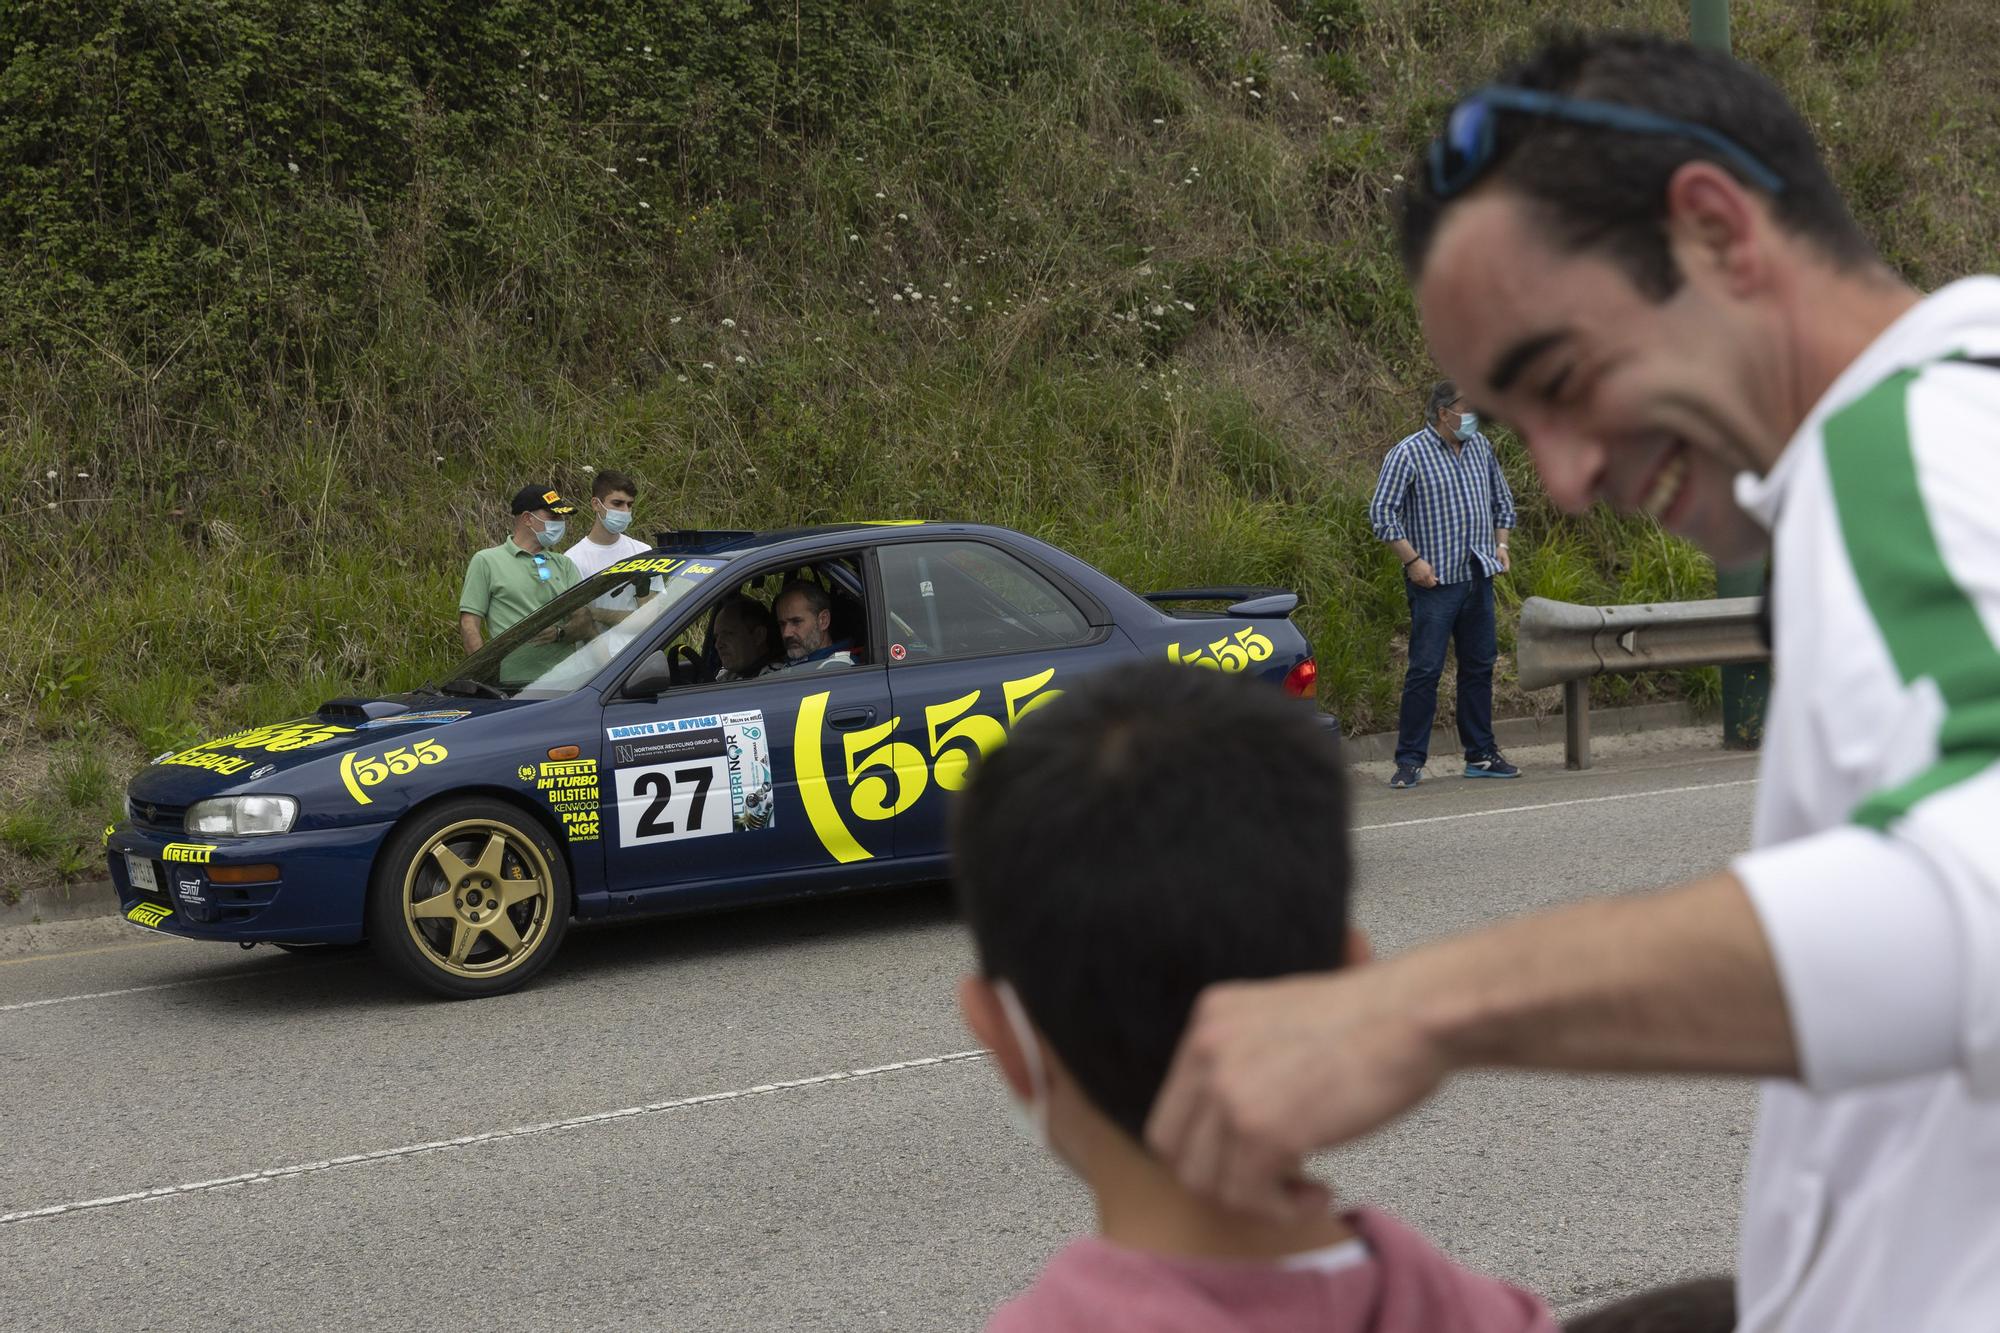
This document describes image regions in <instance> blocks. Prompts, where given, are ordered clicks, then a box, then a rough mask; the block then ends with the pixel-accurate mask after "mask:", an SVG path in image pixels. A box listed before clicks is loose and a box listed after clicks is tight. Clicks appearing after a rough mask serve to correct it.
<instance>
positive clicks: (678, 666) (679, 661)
mask: <svg viewBox="0 0 2000 1333" xmlns="http://www.w3.org/2000/svg"><path fill="white" fill-rule="evenodd" d="M667 671H668V673H669V674H668V679H670V680H671V681H672V682H673V683H674V684H676V685H699V684H701V683H702V679H701V677H702V664H701V655H700V654H699V653H697V652H695V650H694V649H693V648H692V647H691V646H690V645H688V644H685V643H677V644H675V645H674V650H673V653H672V654H671V655H670V656H669V657H668V659H667Z"/></svg>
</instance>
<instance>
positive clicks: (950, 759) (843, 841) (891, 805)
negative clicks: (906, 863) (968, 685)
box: [792, 667, 1062, 865]
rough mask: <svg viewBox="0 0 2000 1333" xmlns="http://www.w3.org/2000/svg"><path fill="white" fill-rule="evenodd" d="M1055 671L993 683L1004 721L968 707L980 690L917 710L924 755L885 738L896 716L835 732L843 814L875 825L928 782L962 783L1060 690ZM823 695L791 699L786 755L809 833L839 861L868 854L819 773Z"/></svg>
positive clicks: (952, 787) (948, 786)
mask: <svg viewBox="0 0 2000 1333" xmlns="http://www.w3.org/2000/svg"><path fill="white" fill-rule="evenodd" d="M1055 674H1056V672H1055V668H1054V667H1050V668H1049V669H1048V670H1047V671H1044V672H1042V673H1040V674H1039V675H1034V676H1027V677H1024V678H1022V679H1020V680H1010V681H1007V682H1006V683H1005V684H1003V685H1001V687H1000V699H1001V706H1002V709H1003V710H1004V712H1005V713H1006V718H1007V720H1006V721H1005V722H1004V723H1003V722H1002V721H1001V720H1000V719H999V718H998V717H996V716H994V715H992V714H988V713H980V712H975V711H973V710H974V709H976V708H977V707H978V706H979V701H980V698H981V696H982V695H983V694H984V693H985V691H983V690H974V691H972V693H970V694H966V695H961V696H960V697H959V698H956V699H947V700H945V701H944V702H943V703H937V704H932V705H931V706H930V707H928V708H926V709H924V729H925V734H926V736H927V742H926V743H927V744H928V746H929V748H930V753H929V754H928V755H926V754H925V753H924V752H923V751H922V750H919V749H918V748H917V747H916V746H914V745H911V744H910V743H909V742H908V741H898V740H891V739H890V737H892V736H894V735H895V734H896V729H897V728H898V727H900V726H901V725H902V724H903V719H902V718H900V717H892V718H890V719H889V720H888V721H887V722H884V723H882V724H881V725H880V726H877V727H869V728H867V729H866V730H864V731H852V732H848V733H846V734H845V735H843V736H842V737H841V752H842V755H843V756H844V758H845V761H846V769H847V801H846V804H847V808H848V811H849V813H851V814H852V815H853V816H854V817H855V818H856V819H858V820H861V821H863V822H865V823H879V822H881V821H884V820H889V819H894V818H895V817H896V816H897V815H899V814H901V813H903V811H905V810H907V809H909V808H910V807H911V806H913V805H915V804H916V803H917V801H918V800H919V799H921V798H922V796H923V794H924V792H925V791H926V790H928V789H929V787H930V784H931V783H932V782H936V783H937V785H938V786H939V787H940V788H941V789H943V790H945V791H958V790H960V789H961V788H963V787H964V786H965V784H966V781H967V775H968V773H969V771H970V770H971V768H972V763H973V761H974V760H975V759H979V758H982V757H984V756H986V755H989V754H991V753H993V752H994V751H995V750H997V749H999V748H1000V747H1001V746H1002V745H1005V744H1006V743H1007V731H1008V729H1009V728H1011V727H1012V726H1013V725H1014V724H1015V723H1016V722H1019V721H1020V720H1021V719H1022V718H1024V717H1026V716H1027V715H1028V714H1030V713H1032V712H1034V711H1035V710H1036V709H1037V708H1040V707H1041V706H1042V705H1043V704H1045V703H1047V702H1049V700H1051V699H1054V698H1055V697H1056V696H1058V695H1060V694H1061V693H1062V691H1061V690H1051V689H1048V688H1047V686H1048V683H1049V682H1050V681H1051V680H1053V679H1054V678H1055ZM830 697H831V692H830V691H828V692H822V693H820V694H814V695H809V696H807V697H806V698H805V699H802V700H800V701H799V721H798V729H797V731H796V732H795V733H794V735H793V737H792V756H793V760H794V762H795V763H797V765H798V770H799V796H800V799H801V800H802V801H803V802H804V803H805V807H806V818H807V819H808V820H809V821H811V823H812V826H813V832H814V833H816V834H818V835H819V840H820V845H821V846H823V847H825V848H826V850H827V851H828V852H829V853H831V854H832V856H833V859H834V860H836V861H839V862H840V863H842V864H843V865H845V864H848V863H850V862H854V861H867V860H872V859H873V858H874V855H875V854H874V853H873V852H871V851H869V850H868V849H867V848H866V847H863V846H862V845H861V843H860V841H859V840H858V839H857V838H856V837H855V836H854V833H853V831H852V830H851V829H849V828H848V826H847V819H846V816H844V815H842V814H841V812H840V802H839V801H838V800H836V798H835V796H834V792H833V785H832V783H831V782H830V781H829V780H828V778H827V775H826V760H825V756H824V752H823V751H822V749H821V744H822V733H823V731H824V730H825V726H826V705H827V700H828V699H829V698H830Z"/></svg>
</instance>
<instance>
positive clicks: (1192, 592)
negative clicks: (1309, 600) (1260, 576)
mask: <svg viewBox="0 0 2000 1333" xmlns="http://www.w3.org/2000/svg"><path fill="white" fill-rule="evenodd" d="M1141 595H1142V596H1144V597H1145V599H1146V600H1147V601H1149V602H1151V603H1153V604H1154V605H1155V606H1158V605H1160V604H1161V603H1164V602H1228V603H1230V604H1231V605H1230V607H1229V614H1230V615H1232V616H1249V617H1251V618H1253V619H1269V620H1282V619H1284V618H1285V617H1286V616H1289V615H1290V614H1291V613H1292V612H1294V611H1296V610H1298V607H1299V595H1298V594H1297V593H1295V592H1286V591H1285V590H1284V589H1283V588H1236V587H1221V588H1175V589H1172V590H1171V591H1168V592H1149V593H1143V594H1141Z"/></svg>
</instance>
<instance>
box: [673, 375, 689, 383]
mask: <svg viewBox="0 0 2000 1333" xmlns="http://www.w3.org/2000/svg"><path fill="white" fill-rule="evenodd" d="M674 379H675V380H677V381H678V382H680V383H682V384H686V383H687V382H688V377H687V376H685V375H676V376H674Z"/></svg>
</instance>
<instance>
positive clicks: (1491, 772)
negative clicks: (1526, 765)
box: [1465, 750, 1521, 778]
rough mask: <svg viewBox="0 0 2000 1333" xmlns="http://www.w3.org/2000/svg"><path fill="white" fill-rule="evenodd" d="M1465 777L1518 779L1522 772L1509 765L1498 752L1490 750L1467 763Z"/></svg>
mask: <svg viewBox="0 0 2000 1333" xmlns="http://www.w3.org/2000/svg"><path fill="white" fill-rule="evenodd" d="M1465 776H1467V777H1469V778H1518V777H1520V776H1521V770H1520V769H1518V768H1516V767H1514V766H1513V765H1512V764H1510V763H1508V762H1507V761H1506V760H1505V759H1503V758H1502V757H1501V756H1500V752H1499V751H1498V750H1488V751H1487V752H1486V753H1485V754H1482V755H1480V756H1478V757H1477V758H1474V759H1468V760H1466V761H1465Z"/></svg>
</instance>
